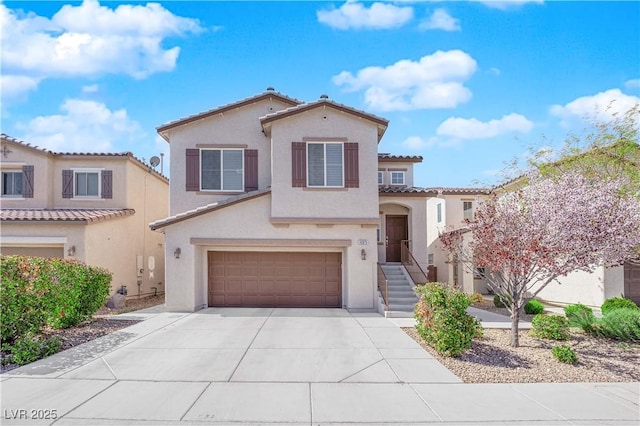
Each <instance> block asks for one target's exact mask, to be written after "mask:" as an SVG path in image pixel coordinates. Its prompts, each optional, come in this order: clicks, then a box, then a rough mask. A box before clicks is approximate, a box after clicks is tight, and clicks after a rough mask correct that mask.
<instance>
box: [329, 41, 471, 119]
mask: <svg viewBox="0 0 640 426" xmlns="http://www.w3.org/2000/svg"><path fill="white" fill-rule="evenodd" d="M476 68H477V64H476V61H475V60H474V59H473V58H472V57H471V56H469V55H468V54H467V53H465V52H463V51H461V50H449V51H446V52H443V51H437V52H435V53H434V54H432V55H427V56H423V57H422V58H420V60H418V61H411V60H409V59H403V60H400V61H398V62H396V63H395V64H392V65H389V66H386V67H379V66H372V67H367V68H363V69H361V70H360V71H358V72H357V73H356V75H355V76H354V75H353V74H352V73H351V72H348V71H342V72H341V73H340V74H338V75H336V76H334V77H333V78H332V81H333V83H334V84H336V85H338V86H343V87H344V89H345V90H346V91H348V92H356V91H360V90H364V91H365V101H366V103H367V104H368V106H369V107H371V108H373V109H378V110H382V111H396V110H400V111H406V110H413V109H430V108H454V107H456V106H457V105H458V104H461V103H464V102H467V101H469V99H471V91H470V90H469V89H468V88H467V87H465V86H464V84H463V82H464V81H465V80H468V79H469V78H470V77H471V75H473V73H475V71H476Z"/></svg>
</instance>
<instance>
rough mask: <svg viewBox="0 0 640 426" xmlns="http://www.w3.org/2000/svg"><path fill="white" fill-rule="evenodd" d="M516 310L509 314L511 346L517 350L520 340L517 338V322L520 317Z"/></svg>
mask: <svg viewBox="0 0 640 426" xmlns="http://www.w3.org/2000/svg"><path fill="white" fill-rule="evenodd" d="M518 314H519V312H518V310H517V309H514V310H513V312H511V346H512V347H514V348H517V347H518V346H520V340H519V336H518V322H520V315H518Z"/></svg>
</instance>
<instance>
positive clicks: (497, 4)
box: [476, 0, 544, 10]
mask: <svg viewBox="0 0 640 426" xmlns="http://www.w3.org/2000/svg"><path fill="white" fill-rule="evenodd" d="M476 1H479V2H480V3H482V4H484V5H485V6H488V7H490V8H493V9H500V10H510V9H516V8H518V7H520V6H522V5H524V4H527V3H535V4H542V3H544V1H543V0H476Z"/></svg>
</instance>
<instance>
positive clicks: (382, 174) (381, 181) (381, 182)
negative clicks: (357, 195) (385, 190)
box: [378, 170, 384, 185]
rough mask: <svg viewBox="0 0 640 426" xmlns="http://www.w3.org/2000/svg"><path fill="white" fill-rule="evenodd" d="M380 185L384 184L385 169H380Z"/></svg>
mask: <svg viewBox="0 0 640 426" xmlns="http://www.w3.org/2000/svg"><path fill="white" fill-rule="evenodd" d="M378 185H384V171H382V170H378Z"/></svg>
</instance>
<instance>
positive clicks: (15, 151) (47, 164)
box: [0, 141, 53, 209]
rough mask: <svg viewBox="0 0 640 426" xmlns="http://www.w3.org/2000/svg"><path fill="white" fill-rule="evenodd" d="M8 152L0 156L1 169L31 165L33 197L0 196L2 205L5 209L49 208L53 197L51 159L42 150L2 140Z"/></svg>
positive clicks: (8, 169)
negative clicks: (5, 155)
mask: <svg viewBox="0 0 640 426" xmlns="http://www.w3.org/2000/svg"><path fill="white" fill-rule="evenodd" d="M0 145H1V146H2V148H4V147H5V146H6V147H7V149H8V150H9V151H11V152H10V153H8V154H7V157H6V158H5V157H4V156H1V157H0V168H1V169H2V171H14V170H15V171H20V170H22V166H33V181H34V187H33V198H13V197H2V199H1V201H2V207H3V208H7V209H28V208H43V207H47V208H51V207H52V205H53V197H52V195H51V190H50V188H51V179H52V170H53V160H52V158H51V156H50V155H49V154H47V153H44V152H39V151H36V150H34V149H31V148H26V147H24V146H21V145H20V144H15V143H7V142H4V141H3V142H2V143H1V144H0Z"/></svg>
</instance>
